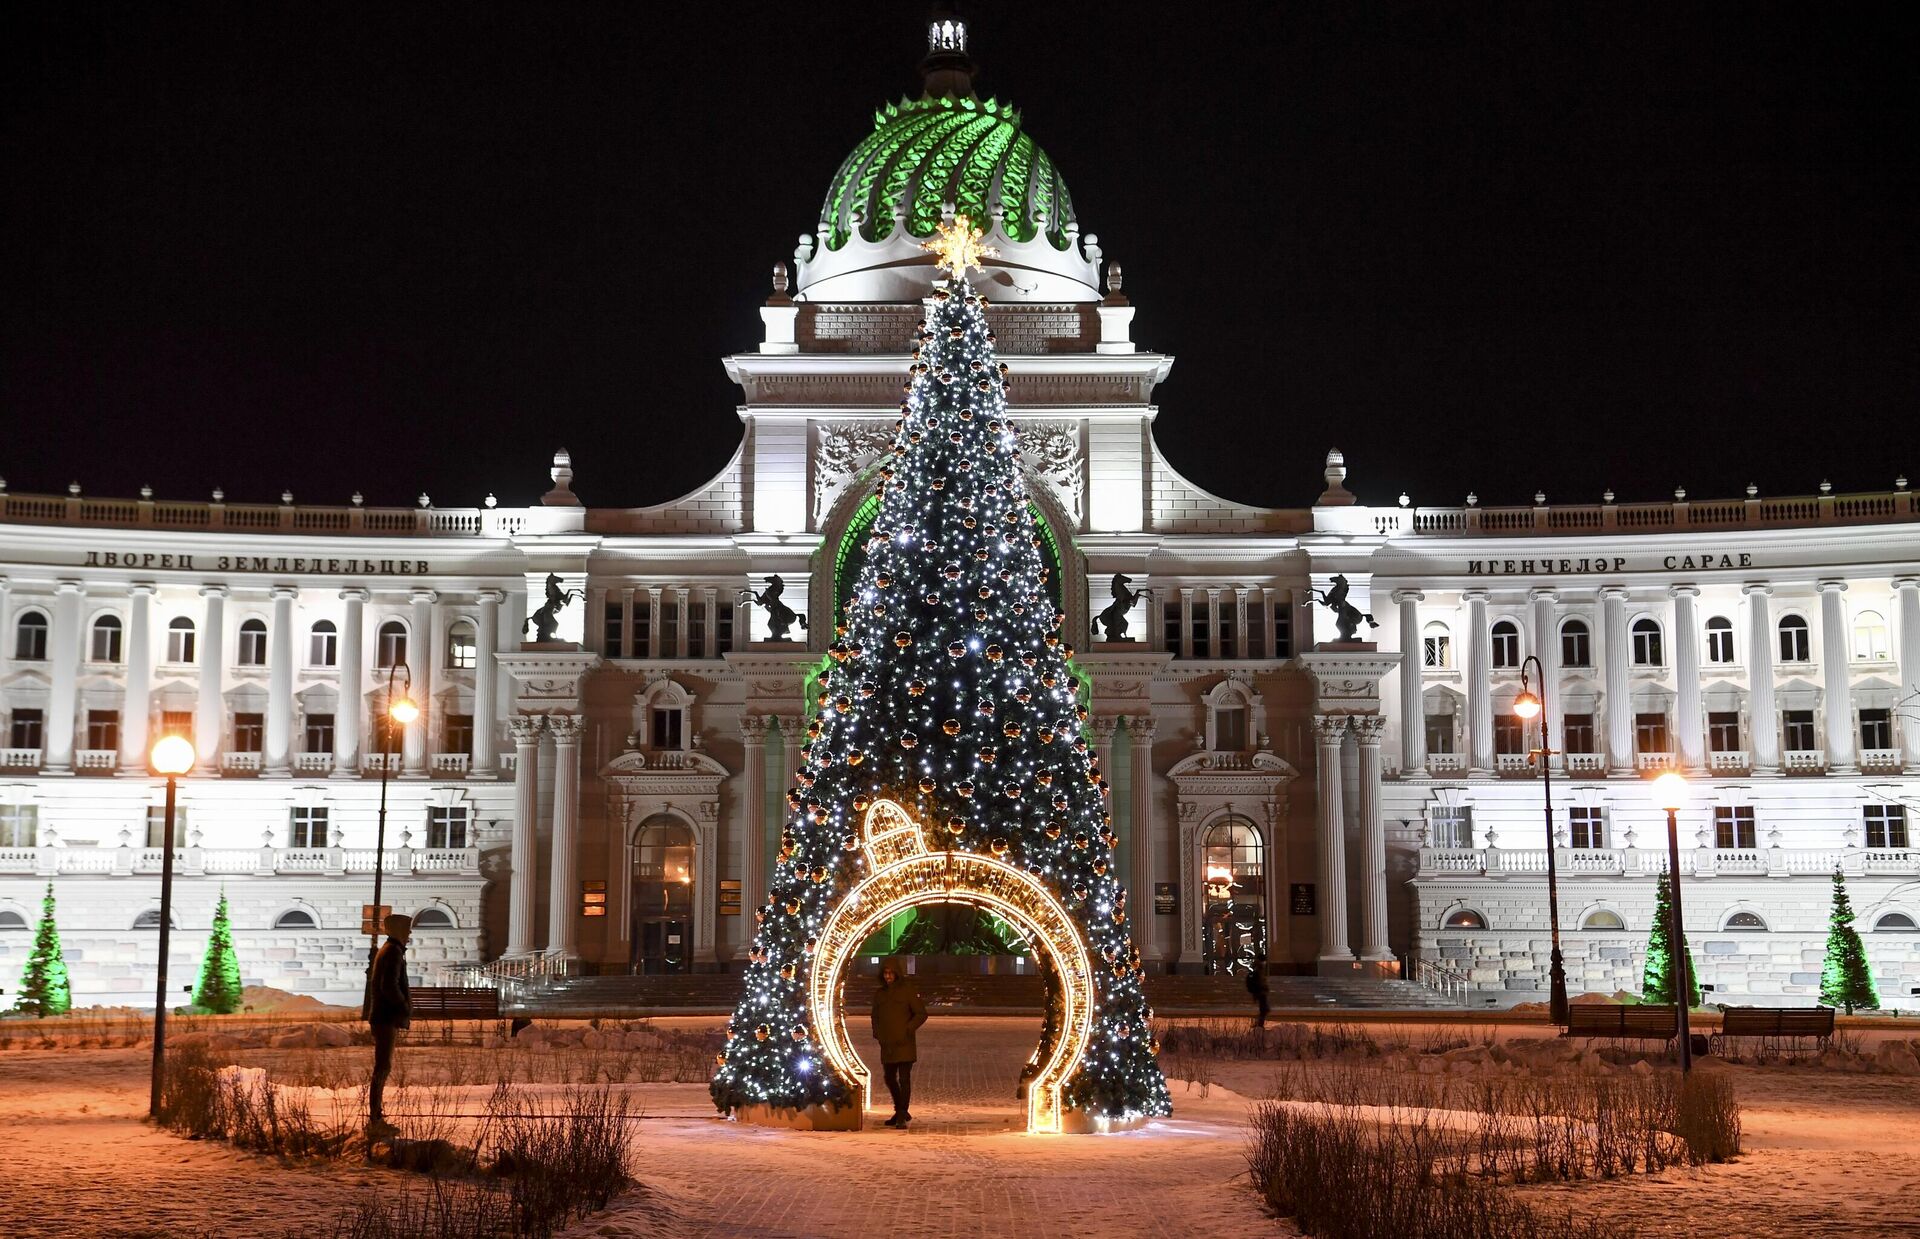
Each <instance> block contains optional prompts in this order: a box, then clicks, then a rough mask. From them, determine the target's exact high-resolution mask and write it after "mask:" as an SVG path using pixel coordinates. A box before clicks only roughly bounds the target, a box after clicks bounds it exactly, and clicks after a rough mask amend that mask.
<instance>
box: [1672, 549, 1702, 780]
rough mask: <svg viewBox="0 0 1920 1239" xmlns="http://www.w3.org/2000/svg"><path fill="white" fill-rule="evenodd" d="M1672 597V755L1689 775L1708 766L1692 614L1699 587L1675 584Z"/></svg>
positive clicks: (1697, 640) (1697, 639)
mask: <svg viewBox="0 0 1920 1239" xmlns="http://www.w3.org/2000/svg"><path fill="white" fill-rule="evenodd" d="M1667 592H1668V593H1669V594H1671V595H1672V596H1673V691H1674V701H1673V730H1674V754H1675V756H1676V757H1677V758H1678V760H1679V762H1680V766H1681V768H1682V769H1684V770H1685V771H1686V772H1687V773H1688V774H1704V773H1706V768H1707V724H1706V720H1705V719H1704V718H1702V717H1701V714H1700V624H1699V622H1698V620H1697V619H1696V618H1695V616H1694V613H1693V600H1694V599H1695V598H1698V597H1699V596H1700V590H1699V587H1698V586H1694V585H1675V586H1674V587H1673V588H1672V589H1670V590H1668V591H1667Z"/></svg>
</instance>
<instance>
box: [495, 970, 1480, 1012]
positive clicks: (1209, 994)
mask: <svg viewBox="0 0 1920 1239" xmlns="http://www.w3.org/2000/svg"><path fill="white" fill-rule="evenodd" d="M915 981H916V982H917V983H918V984H919V987H920V993H921V995H922V997H924V998H925V999H926V1000H927V1005H928V1006H929V1007H931V1008H933V1009H934V1010H939V1011H949V1012H973V1013H984V1014H995V1013H1000V1012H1005V1013H1007V1014H1038V1013H1039V1011H1040V1008H1041V1003H1042V1001H1043V998H1044V990H1043V988H1042V982H1041V980H1040V978H1039V977H1038V976H1037V975H1027V976H1018V975H997V976H986V975H978V974H960V973H950V974H943V973H933V974H927V975H922V976H918V977H916V978H915ZM740 984H741V980H740V977H739V975H738V974H730V973H694V974H690V975H682V976H651V977H632V976H600V977H561V978H548V979H545V980H541V981H529V982H518V983H515V984H513V985H511V986H509V987H508V988H507V990H506V991H505V992H504V993H503V994H502V999H501V1006H502V1010H503V1011H504V1012H505V1013H508V1014H513V1015H539V1016H547V1017H577V1018H585V1017H590V1016H607V1017H622V1016H625V1017H634V1016H644V1015H698V1014H727V1013H730V1012H731V1011H732V1010H733V1007H734V1004H735V1003H736V1002H737V1001H738V1000H739V997H740ZM877 984H878V981H877V980H876V979H875V978H873V977H863V976H856V977H850V978H848V980H847V990H846V1003H847V1007H848V1008H849V1009H850V1010H864V1009H866V1007H867V1006H868V1004H869V1003H870V1002H871V1001H872V996H873V990H874V987H875V985H877ZM1147 998H1148V1001H1149V1002H1151V1003H1152V1004H1153V1007H1154V1010H1155V1012H1156V1014H1160V1015H1187V1016H1208V1015H1219V1016H1246V1015H1249V1014H1251V1012H1252V1010H1253V1000H1252V999H1251V998H1250V997H1249V996H1248V994H1247V989H1246V985H1245V983H1244V982H1243V981H1241V980H1240V979H1239V978H1238V977H1209V976H1153V977H1149V978H1147ZM1269 999H1270V1001H1271V1002H1272V1004H1273V1007H1274V1009H1275V1010H1276V1011H1281V1010H1292V1011H1299V1010H1317V1011H1342V1010H1372V1011H1425V1010H1443V1011H1457V1010H1459V1009H1460V1006H1459V1004H1457V1003H1455V1002H1453V1001H1452V1000H1450V999H1448V998H1446V997H1445V996H1443V995H1441V994H1438V993H1435V992H1434V991H1433V990H1430V989H1427V988H1426V987H1425V986H1421V985H1416V984H1414V983H1413V982H1411V981H1400V980H1375V979H1372V978H1358V977H1293V976H1276V977H1273V978H1271V980H1270V982H1269Z"/></svg>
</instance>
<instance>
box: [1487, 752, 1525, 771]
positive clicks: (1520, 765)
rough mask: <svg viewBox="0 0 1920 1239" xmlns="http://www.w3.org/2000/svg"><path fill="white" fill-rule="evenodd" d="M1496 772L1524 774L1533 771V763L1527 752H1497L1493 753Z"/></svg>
mask: <svg viewBox="0 0 1920 1239" xmlns="http://www.w3.org/2000/svg"><path fill="white" fill-rule="evenodd" d="M1493 769H1494V773H1495V774H1504V775H1508V776H1512V775H1524V774H1531V773H1533V763H1532V762H1531V761H1529V760H1528V758H1527V755H1526V754H1525V753H1495V754H1494V755H1493Z"/></svg>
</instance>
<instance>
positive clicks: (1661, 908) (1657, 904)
mask: <svg viewBox="0 0 1920 1239" xmlns="http://www.w3.org/2000/svg"><path fill="white" fill-rule="evenodd" d="M1686 968H1687V1006H1688V1008H1689V1009H1691V1008H1693V1007H1697V1006H1699V1005H1700V981H1699V978H1697V977H1695V976H1694V974H1693V953H1692V952H1691V951H1689V952H1688V953H1687V960H1686ZM1673 973H1674V963H1673V887H1672V886H1671V885H1669V884H1668V881H1667V875H1666V874H1664V873H1663V874H1661V875H1660V877H1659V879H1658V880H1657V881H1656V883H1655V884H1654V888H1653V928H1652V930H1651V931H1649V933H1648V934H1647V966H1646V970H1645V971H1644V972H1642V973H1641V977H1640V999H1641V1001H1642V1002H1661V1003H1666V1002H1672V1001H1673V994H1674V985H1673Z"/></svg>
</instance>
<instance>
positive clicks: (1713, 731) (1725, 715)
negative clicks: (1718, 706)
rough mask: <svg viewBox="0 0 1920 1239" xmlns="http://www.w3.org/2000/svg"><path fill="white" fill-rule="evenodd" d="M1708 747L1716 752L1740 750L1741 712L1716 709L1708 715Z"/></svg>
mask: <svg viewBox="0 0 1920 1239" xmlns="http://www.w3.org/2000/svg"><path fill="white" fill-rule="evenodd" d="M1707 747H1708V748H1710V749H1712V750H1713V751H1714V752H1716V753H1738V752H1739V751H1740V714H1739V712H1738V711H1737V710H1715V711H1713V712H1712V713H1711V714H1709V715H1707Z"/></svg>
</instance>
